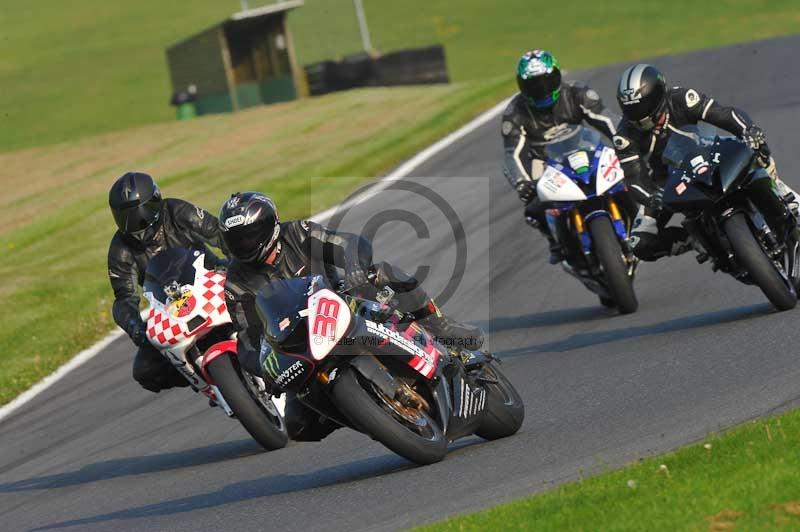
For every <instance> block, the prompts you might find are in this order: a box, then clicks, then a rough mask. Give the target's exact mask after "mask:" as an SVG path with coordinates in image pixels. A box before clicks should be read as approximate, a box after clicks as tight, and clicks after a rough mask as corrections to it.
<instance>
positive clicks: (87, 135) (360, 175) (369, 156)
mask: <svg viewBox="0 0 800 532" xmlns="http://www.w3.org/2000/svg"><path fill="white" fill-rule="evenodd" d="M365 4H366V5H367V12H368V17H369V19H370V25H371V28H372V32H373V40H374V41H375V43H377V45H378V46H380V47H381V48H382V49H385V50H389V49H394V48H397V47H401V46H413V45H420V44H428V43H431V42H443V43H444V44H445V45H446V46H447V50H448V57H449V61H450V70H451V75H452V77H453V78H454V79H455V80H457V81H458V82H457V83H454V84H453V85H450V86H436V87H419V88H396V89H370V90H361V91H353V92H349V93H343V94H334V95H329V96H326V97H322V98H312V99H308V100H303V101H297V102H293V103H290V104H283V105H276V106H271V107H260V108H255V109H250V110H247V111H246V112H242V113H238V114H235V115H220V116H210V117H204V118H202V119H199V120H196V121H192V122H187V123H178V122H175V121H173V120H171V119H170V117H171V116H172V110H171V109H170V108H169V107H168V106H167V105H166V100H167V97H168V95H169V87H168V82H167V73H166V67H165V65H164V55H163V51H164V46H165V45H167V44H168V43H171V42H173V41H175V40H178V39H180V38H182V37H184V36H186V35H188V34H190V33H192V32H194V31H196V30H197V29H198V28H202V27H204V26H207V25H209V24H211V23H212V22H214V21H215V20H217V19H219V18H221V17H222V16H225V15H226V14H228V13H229V10H230V9H232V8H236V7H238V2H236V1H231V2H229V3H226V2H221V1H220V0H193V2H191V6H192V10H191V12H189V13H182V12H181V11H182V10H183V9H184V8H183V7H180V6H185V5H187V4H180V5H177V4H175V3H170V2H158V3H157V2H155V1H153V0H142V1H140V2H135V3H129V2H124V3H123V2H117V3H112V2H100V1H99V0H75V1H73V2H70V3H69V6H68V7H65V5H64V4H63V3H60V2H55V1H54V0H39V1H37V2H23V1H22V0H6V2H5V3H4V6H3V11H2V19H0V23H2V33H0V37H1V38H2V42H3V47H2V48H1V50H2V51H0V54H2V56H0V87H2V91H0V96H2V99H0V105H2V108H1V109H0V120H2V123H0V136H1V137H0V150H6V151H4V152H2V153H0V169H2V170H0V187H2V189H3V191H4V192H3V195H2V196H0V207H2V209H0V275H2V276H3V278H4V279H6V280H12V281H10V282H9V281H7V282H5V283H3V285H0V298H2V300H1V301H0V303H2V304H4V305H5V306H6V308H14V312H13V313H6V315H4V319H3V320H2V321H1V322H0V403H5V402H8V401H9V400H10V399H11V398H13V397H14V396H15V395H17V394H18V393H19V392H20V391H22V390H24V389H25V388H27V387H29V386H30V385H31V384H32V383H33V382H35V381H37V380H38V379H40V378H41V377H43V376H44V375H46V374H47V373H49V372H50V371H52V370H53V369H55V368H56V367H57V366H58V365H59V364H61V363H63V362H64V361H65V360H66V359H68V358H69V357H70V356H71V355H72V354H74V353H76V352H77V351H79V350H80V349H82V348H84V347H86V346H88V345H90V344H91V343H92V342H93V341H95V340H96V339H98V338H99V337H101V336H102V335H103V334H104V333H105V332H106V331H107V330H109V328H110V327H111V325H112V323H111V319H110V317H109V307H110V297H111V291H110V288H109V286H108V280H107V278H106V275H105V254H106V249H107V242H108V240H109V239H110V237H111V234H112V233H113V225H112V223H111V217H110V216H109V214H108V212H107V208H106V206H105V195H106V192H107V188H108V186H109V184H110V183H111V182H112V180H113V179H114V178H115V177H116V176H117V175H119V174H120V173H122V172H123V171H125V170H128V169H132V168H134V169H142V170H147V171H150V172H152V173H153V174H154V175H156V176H157V178H158V179H159V181H160V183H161V184H162V188H163V190H164V192H165V194H166V195H172V196H180V197H185V198H187V199H189V200H191V201H194V202H196V203H198V204H200V205H202V206H204V207H206V208H208V209H210V210H211V211H212V212H215V211H216V210H217V207H218V205H219V204H220V203H221V201H222V200H223V199H224V198H225V197H226V196H227V195H228V194H230V192H232V191H234V190H236V189H248V188H249V189H253V188H255V189H261V190H265V191H266V192H268V193H270V194H271V195H273V196H275V198H276V199H277V200H278V203H279V205H280V206H281V208H282V211H283V214H284V216H285V217H295V216H305V215H309V214H311V213H312V212H315V211H318V210H320V209H321V208H322V207H324V206H328V205H331V204H333V203H335V202H336V201H337V200H339V199H341V198H342V197H344V196H345V195H346V194H347V192H348V191H350V190H352V189H353V188H354V187H355V186H357V184H359V183H362V182H363V181H364V180H366V179H369V178H370V176H374V175H377V174H378V173H380V172H381V171H382V170H385V169H386V168H388V167H389V166H391V165H392V164H394V163H396V162H398V161H399V160H401V159H402V158H404V157H407V156H409V155H411V154H412V153H414V151H416V150H418V149H420V148H421V147H422V146H424V145H426V144H428V143H430V142H432V141H433V140H435V139H436V138H437V137H440V136H442V135H444V134H445V133H446V132H447V131H449V130H451V129H453V128H455V127H456V126H457V125H459V124H461V123H463V122H465V121H466V120H467V119H468V118H469V117H471V116H473V115H475V114H476V113H477V112H478V111H479V110H481V109H484V108H487V107H489V106H490V105H491V104H492V103H494V102H495V101H496V100H497V99H499V98H500V97H501V96H504V95H507V94H509V93H510V92H511V91H512V88H513V82H512V76H511V74H512V72H513V67H514V63H515V60H516V57H517V56H518V54H519V53H520V52H521V51H522V50H524V49H525V48H529V47H532V46H542V47H550V48H552V49H553V50H555V51H556V52H557V54H558V55H559V57H560V58H561V60H562V63H563V64H564V66H565V67H566V68H570V69H574V68H576V67H580V66H588V65H592V64H599V63H606V62H611V61H621V60H625V59H633V58H634V57H641V56H647V55H653V54H660V53H668V52H674V51H679V50H685V49H689V48H700V47H705V46H713V45H718V44H722V43H726V42H732V41H735V40H742V39H750V38H760V37H767V36H771V35H780V34H784V33H788V32H792V31H796V30H797V27H798V21H800V6H798V5H797V4H796V3H795V2H762V1H757V0H741V1H734V0H728V1H720V2H715V3H714V4H708V5H705V4H704V7H703V8H702V9H701V8H699V7H697V6H695V5H694V4H693V3H690V2H687V1H677V2H673V3H672V4H671V8H670V9H668V10H664V9H663V8H662V7H661V3H660V2H642V1H634V0H624V1H620V2H613V3H611V2H609V3H608V5H607V6H606V7H604V8H601V7H597V6H595V5H594V4H592V6H590V7H586V6H585V4H584V3H583V2H581V3H572V4H569V3H562V4H560V5H555V4H542V5H540V6H536V5H534V3H532V2H529V1H523V0H507V1H505V2H502V4H503V6H504V7H503V8H502V9H501V8H498V3H497V2H485V1H484V0H460V1H459V2H458V3H457V4H454V3H452V2H447V3H446V2H444V1H443V0H427V1H422V0H420V1H418V2H417V3H416V8H415V7H414V6H413V5H411V4H412V3H411V2H390V1H389V0H366V1H365ZM455 5H457V6H458V8H457V9H456V8H454V7H453V6H455ZM351 6H352V4H351V2H350V0H309V1H308V2H307V5H306V7H303V8H301V9H300V10H297V11H296V12H294V13H293V14H292V15H291V24H292V27H293V31H294V33H295V38H296V41H297V46H298V49H300V51H301V53H300V55H301V58H302V59H303V60H304V61H305V62H310V61H314V60H318V59H321V58H323V57H327V56H329V55H332V54H336V53H347V52H350V51H353V50H356V49H357V48H358V42H359V41H358V37H357V35H356V34H355V31H354V30H355V25H354V21H353V18H352V11H351ZM690 6H694V7H692V8H691V9H690ZM687 13H689V14H691V15H692V16H693V17H697V18H698V20H699V17H700V16H701V15H703V16H704V17H705V18H703V19H702V20H703V31H697V29H696V28H695V27H693V26H692V27H691V28H689V29H686V27H687V17H688V18H691V17H689V15H687ZM576 21H579V22H576ZM143 28H146V31H142V29H143ZM626 28H630V29H626ZM587 50H591V53H587ZM498 76H499V77H498ZM147 124H149V125H147ZM112 130H121V131H115V132H111V133H106V134H103V135H99V136H97V135H95V134H97V133H99V132H103V131H106V132H108V131H112ZM92 135H95V136H92ZM32 146H39V147H32ZM21 147H27V148H26V149H20V148H21ZM12 148H13V150H12ZM311 191H313V194H311Z"/></svg>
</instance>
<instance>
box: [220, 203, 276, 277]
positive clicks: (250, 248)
mask: <svg viewBox="0 0 800 532" xmlns="http://www.w3.org/2000/svg"><path fill="white" fill-rule="evenodd" d="M219 225H220V229H221V231H222V239H223V240H224V241H225V245H226V246H227V247H228V250H229V251H230V253H231V255H233V256H234V257H236V258H237V259H239V260H241V261H242V262H264V261H265V260H266V259H267V257H269V254H270V253H271V252H272V250H273V249H275V246H276V245H277V243H278V237H279V236H280V234H281V224H280V220H279V219H278V209H277V208H276V207H275V203H273V201H272V200H271V199H269V198H268V197H267V196H265V195H264V194H261V193H259V192H237V193H236V194H233V195H232V196H231V197H230V199H228V201H226V202H225V203H224V204H223V205H222V209H221V210H220V211H219Z"/></svg>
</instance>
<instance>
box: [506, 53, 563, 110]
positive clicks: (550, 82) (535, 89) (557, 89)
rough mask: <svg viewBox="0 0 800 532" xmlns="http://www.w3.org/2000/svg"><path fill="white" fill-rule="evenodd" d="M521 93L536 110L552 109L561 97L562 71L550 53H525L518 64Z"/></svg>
mask: <svg viewBox="0 0 800 532" xmlns="http://www.w3.org/2000/svg"><path fill="white" fill-rule="evenodd" d="M517 86H518V87H519V91H520V92H521V93H522V94H523V95H524V96H525V98H526V99H527V100H528V103H529V104H530V105H532V106H533V107H534V108H536V109H550V108H551V107H553V106H554V105H555V103H556V101H558V98H559V96H560V95H561V69H560V68H559V66H558V60H557V59H556V58H555V56H553V54H551V53H550V52H546V51H544V50H531V51H530V52H525V54H523V56H522V57H520V59H519V62H518V63H517Z"/></svg>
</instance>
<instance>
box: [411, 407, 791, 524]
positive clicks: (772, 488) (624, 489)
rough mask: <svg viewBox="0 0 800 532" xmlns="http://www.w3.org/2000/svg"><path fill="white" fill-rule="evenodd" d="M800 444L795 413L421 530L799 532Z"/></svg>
mask: <svg viewBox="0 0 800 532" xmlns="http://www.w3.org/2000/svg"><path fill="white" fill-rule="evenodd" d="M798 441H800V410H794V411H790V412H788V413H785V414H782V415H778V416H775V417H772V418H768V419H764V420H758V421H752V422H749V423H747V424H745V425H742V426H739V427H735V428H733V429H730V430H728V431H725V432H723V433H721V434H718V435H714V436H710V437H708V438H706V439H705V440H703V441H702V442H699V443H696V444H693V445H690V446H688V447H685V448H683V449H680V450H678V451H675V452H672V453H669V454H666V455H663V456H658V457H654V458H650V459H647V460H643V461H640V462H639V463H636V464H635V465H631V466H628V467H625V468H623V469H620V470H618V471H612V472H608V473H603V474H600V475H598V476H595V477H591V478H588V479H585V480H582V481H579V482H573V483H570V484H567V485H565V486H563V487H560V488H558V489H554V490H552V491H549V492H545V493H542V494H540V495H535V496H532V497H529V498H526V499H522V500H519V501H516V502H512V503H509V504H503V505H500V506H497V507H495V508H492V509H490V510H487V511H484V512H480V513H476V514H472V515H466V516H463V517H455V518H453V519H450V520H448V521H445V522H443V523H439V524H434V525H430V526H426V527H422V528H419V529H418V530H420V531H425V532H445V531H451V530H458V531H465V530H733V529H740V530H765V529H770V530H774V529H781V530H798V529H800V477H798V475H797V464H798V463H800V448H799V447H798V445H797V442H798Z"/></svg>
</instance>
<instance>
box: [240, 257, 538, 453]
mask: <svg viewBox="0 0 800 532" xmlns="http://www.w3.org/2000/svg"><path fill="white" fill-rule="evenodd" d="M374 275H375V274H374V272H372V273H371V274H370V276H371V278H372V279H374ZM362 288H363V291H362V292H361V293H359V294H356V293H354V292H353V291H352V290H341V287H337V291H338V293H337V291H334V290H333V289H332V287H331V286H330V284H329V283H328V281H326V279H325V278H324V277H323V276H320V275H316V276H308V277H299V278H295V279H286V280H275V281H271V282H270V283H269V284H267V285H266V286H265V287H264V288H262V290H261V291H260V292H259V294H258V296H257V298H256V304H257V311H258V314H259V317H260V319H261V321H262V324H263V331H264V336H263V338H262V342H264V343H262V357H261V358H262V367H263V368H264V372H265V375H266V376H268V377H270V378H271V380H272V381H273V382H274V384H275V385H276V386H278V387H279V388H281V389H283V390H285V391H288V392H289V393H293V394H295V396H296V398H297V399H298V400H299V401H301V402H302V403H303V404H304V405H306V406H307V407H309V408H311V409H312V410H315V411H316V412H318V413H319V414H321V415H322V416H324V417H325V418H327V419H329V420H332V421H334V422H335V423H338V424H339V425H341V426H344V427H350V428H353V429H355V430H358V431H360V432H363V433H365V434H367V435H369V436H370V437H372V438H373V439H375V440H377V441H379V442H381V443H382V444H383V445H385V446H386V447H388V448H389V449H391V450H392V451H394V452H396V453H397V454H399V455H401V456H403V457H405V458H407V459H409V460H411V461H413V462H416V463H418V464H430V463H433V462H438V461H439V460H441V459H442V458H444V456H445V454H446V453H447V445H448V443H449V442H451V441H453V440H455V439H457V438H461V437H464V436H468V435H471V434H477V435H478V436H481V437H482V438H486V439H489V440H493V439H496V438H502V437H505V436H510V435H512V434H514V433H515V432H517V430H519V428H520V426H521V425H522V420H523V417H524V407H523V405H522V399H521V398H520V396H519V394H518V393H517V391H516V390H515V389H514V387H513V386H512V385H511V383H510V382H509V381H508V379H506V377H505V376H504V375H503V373H502V372H501V371H500V370H499V369H498V361H497V359H496V358H495V357H493V356H492V355H490V354H489V353H486V352H483V351H469V350H465V349H461V348H458V347H449V348H448V347H446V346H444V345H442V344H440V343H438V342H437V341H435V340H434V338H433V337H432V336H431V335H430V334H429V333H428V332H427V331H426V330H425V328H424V327H423V326H421V325H420V324H419V323H417V322H415V321H414V320H413V318H412V317H411V316H410V315H407V314H404V313H402V312H399V311H398V310H397V308H396V301H395V299H394V298H393V297H392V296H394V292H393V291H392V290H391V289H388V288H384V289H382V290H380V291H376V290H375V289H374V288H373V287H371V286H369V285H367V286H366V287H362ZM356 290H358V289H356ZM370 290H372V292H373V294H371V295H372V297H371V298H366V297H361V294H363V293H368V292H369V291H370ZM374 292H376V293H374Z"/></svg>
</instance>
